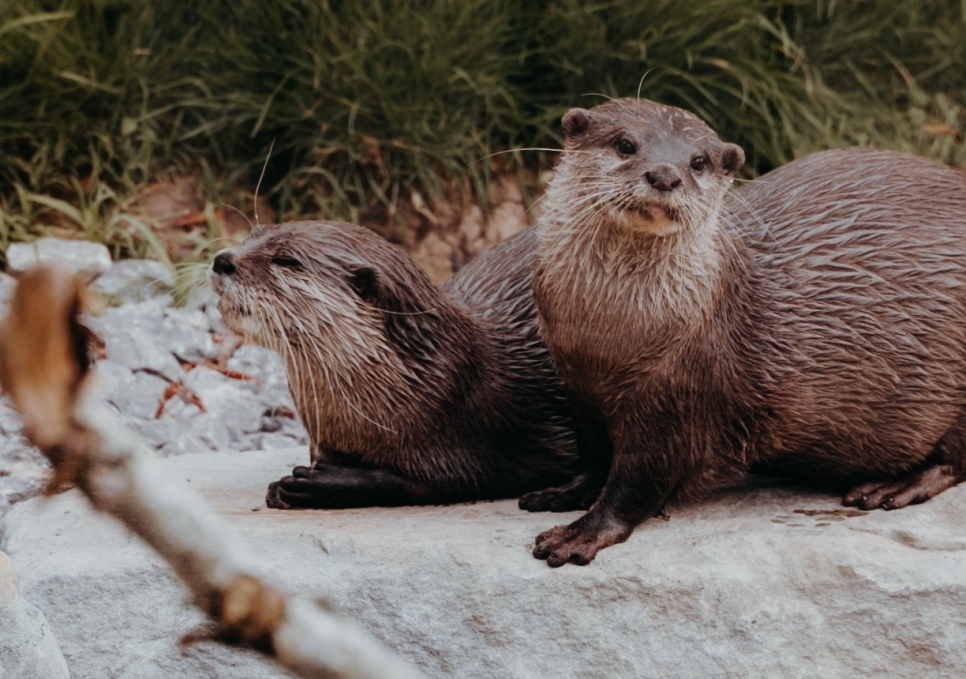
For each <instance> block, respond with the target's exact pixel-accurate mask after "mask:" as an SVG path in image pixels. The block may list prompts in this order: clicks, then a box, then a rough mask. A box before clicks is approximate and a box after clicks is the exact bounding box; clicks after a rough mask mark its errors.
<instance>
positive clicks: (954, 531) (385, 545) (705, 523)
mask: <svg viewBox="0 0 966 679" xmlns="http://www.w3.org/2000/svg"><path fill="white" fill-rule="evenodd" d="M307 459H308V455H307V453H306V452H305V450H304V449H298V450H282V451H267V452H253V453H244V454H231V455H230V456H229V455H227V454H204V455H186V456H182V457H177V458H170V459H168V460H165V462H164V465H165V468H166V469H167V470H168V471H170V473H171V474H173V475H175V476H176V477H179V478H181V479H183V480H185V481H186V482H188V480H190V486H191V487H193V488H195V489H196V490H198V491H200V492H201V493H202V494H204V495H205V496H207V498H208V500H209V502H211V503H212V504H213V506H214V508H215V509H216V511H217V512H218V513H219V514H220V515H222V516H223V518H224V519H225V520H226V521H227V522H228V523H229V524H230V525H231V526H232V528H233V529H234V530H235V531H236V533H237V534H238V535H239V536H240V537H241V540H242V541H243V542H244V543H247V545H248V546H249V548H250V549H251V550H253V551H254V552H255V553H256V554H258V555H260V558H261V559H262V563H263V564H264V566H265V569H266V571H267V572H268V573H269V574H270V575H271V576H272V577H273V578H275V579H277V580H278V581H279V582H280V583H282V584H283V585H284V586H285V587H286V588H287V589H288V590H291V591H298V592H301V593H302V594H304V595H307V596H310V597H315V596H324V597H326V598H327V599H328V600H329V601H331V602H332V603H333V604H334V605H335V606H336V608H337V609H338V610H340V611H341V612H343V613H345V614H346V615H348V616H349V617H350V618H353V619H355V620H357V621H358V622H359V623H360V624H361V625H363V626H364V627H366V628H368V629H369V630H370V631H371V632H372V633H373V634H374V635H375V636H376V637H378V638H380V639H382V640H383V641H385V642H386V643H387V644H388V645H389V646H391V647H392V648H394V649H395V650H396V652H397V653H399V654H400V655H402V656H403V657H405V658H407V659H408V660H409V661H411V662H412V663H414V664H415V665H417V666H419V667H420V668H421V669H422V670H423V671H424V672H426V674H427V675H428V676H429V677H440V678H442V677H447V678H454V677H459V678H460V679H484V678H486V679H492V678H494V677H500V678H504V677H507V678H516V677H519V678H524V677H528V678H529V677H545V676H560V677H572V676H575V675H578V674H579V675H580V676H585V677H601V678H603V677H607V678H608V679H623V678H628V679H631V678H633V679H637V678H640V677H775V678H783V677H817V676H823V677H850V678H853V677H885V676H888V677H915V676H929V677H950V678H951V677H960V676H964V674H966V643H964V642H966V625H963V624H962V623H961V622H960V619H961V618H962V611H963V610H966V534H964V532H963V530H962V515H963V511H964V508H966V487H960V488H954V489H952V490H949V491H947V492H945V493H943V494H942V495H940V496H939V497H937V498H935V499H933V500H930V501H929V502H927V503H925V504H923V505H918V506H914V507H909V508H906V509H902V510H900V511H897V512H881V511H880V512H870V513H863V512H858V511H854V510H851V509H845V508H843V507H842V506H841V505H840V504H839V498H838V497H837V496H831V495H827V494H820V493H814V492H807V491H802V490H795V489H789V488H786V487H783V486H781V485H778V484H777V483H775V482H770V481H766V480H757V481H753V482H749V484H748V485H747V486H746V487H743V488H738V489H731V490H729V491H726V492H722V493H720V494H718V495H716V496H715V497H714V498H712V499H711V500H709V501H706V502H702V503H699V504H695V505H693V506H689V507H684V508H671V510H670V512H671V519H670V520H669V521H659V520H653V521H650V522H648V523H647V524H645V525H644V526H642V527H640V528H639V529H638V530H637V531H636V532H635V533H634V534H633V535H632V536H631V538H630V539H629V540H628V541H627V542H626V543H624V544H621V545H617V546H614V547H612V548H610V549H607V550H605V551H603V552H602V553H601V554H600V555H599V556H598V557H597V560H596V561H595V562H594V563H592V564H591V565H589V566H587V567H584V568H578V567H575V566H566V567H564V568H561V569H557V570H553V569H550V568H548V567H547V566H546V565H545V564H543V563H542V562H539V561H536V560H535V559H533V557H532V556H531V555H530V550H531V548H532V541H533V537H534V536H535V535H536V534H537V533H538V532H539V531H541V530H544V529H546V528H548V527H550V526H552V525H554V524H556V523H560V522H566V521H571V520H573V519H574V518H575V517H576V516H578V514H576V513H569V514H564V515H551V514H528V513H526V512H521V511H519V510H518V509H517V508H516V505H515V502H513V501H511V500H507V501H500V502H481V503H477V504H463V505H455V506H450V507H403V508H392V509H358V510H341V511H288V512H282V511H278V510H271V509H268V508H266V507H265V506H264V492H265V487H266V485H267V483H268V482H269V481H272V480H274V479H277V478H279V477H280V476H282V475H283V474H285V473H287V472H288V470H289V469H290V468H291V466H292V465H293V464H303V463H305V462H306V460H307ZM256 507H257V508H260V509H259V511H252V509H253V508H256ZM2 534H3V538H2V544H0V548H2V549H5V550H6V551H7V552H8V553H9V554H10V556H11V558H13V560H14V562H15V563H16V564H17V567H18V570H19V572H20V573H21V591H22V592H23V594H24V596H25V597H26V598H27V599H28V600H30V601H32V602H33V603H35V604H37V605H39V606H40V607H41V608H42V609H43V610H44V611H45V613H46V615H47V618H48V620H49V621H50V624H51V627H52V628H53V629H55V630H56V631H57V636H58V639H59V641H60V643H61V648H62V649H63V651H64V654H65V656H66V658H67V662H68V665H69V666H70V668H71V671H72V674H73V677H74V678H75V679H82V678H84V677H104V676H109V677H147V678H149V679H150V678H151V677H171V676H186V677H202V676H203V677H236V676H245V677H255V678H265V677H272V678H280V677H283V676H288V675H285V674H283V673H282V672H281V671H279V670H277V669H275V668H274V667H273V666H271V665H269V664H268V663H267V662H265V661H263V660H261V659H259V658H257V657H256V656H254V655H253V654H252V653H249V652H244V651H243V652H238V651H232V650H229V649H227V648H222V647H220V646H218V645H215V644H212V643H201V644H194V645H191V646H188V647H184V648H182V647H179V646H178V639H179V638H180V637H181V636H182V635H184V634H186V633H187V632H189V631H191V630H192V629H193V628H194V627H195V625H197V624H198V623H199V621H200V620H201V616H200V615H199V614H198V613H197V612H195V611H193V610H192V609H191V608H190V607H189V606H188V604H187V603H186V601H185V590H184V589H183V588H182V587H181V585H179V584H178V583H177V582H176V581H175V579H174V577H173V576H172V575H171V571H170V569H169V568H168V567H167V566H166V565H164V564H163V563H161V561H160V559H159V557H157V556H156V555H155V554H154V553H153V552H151V551H150V550H149V549H148V548H147V547H145V546H144V545H143V544H141V543H140V542H139V541H137V540H135V539H132V538H131V537H129V536H128V535H127V534H126V533H125V532H124V531H123V530H122V529H121V528H120V526H119V525H118V524H117V523H116V522H114V521H113V520H111V519H108V518H104V517H97V516H94V515H93V512H92V510H91V509H90V508H89V507H88V505H87V503H86V502H85V501H83V500H82V498H81V497H80V495H79V494H78V493H77V492H76V491H70V492H68V493H65V494H63V495H60V496H57V497H54V498H48V499H46V500H45V501H44V502H40V501H38V500H29V501H27V502H23V503H20V504H18V505H17V506H16V507H14V509H13V510H12V511H11V512H10V513H9V514H8V516H7V518H6V520H5V522H4V524H3V526H2ZM67 555H69V558H65V557H66V556H67Z"/></svg>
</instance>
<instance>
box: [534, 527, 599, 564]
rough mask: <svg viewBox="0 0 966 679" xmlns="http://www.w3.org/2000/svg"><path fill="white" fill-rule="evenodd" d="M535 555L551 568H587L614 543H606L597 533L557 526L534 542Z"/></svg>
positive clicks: (543, 533)
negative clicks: (566, 564)
mask: <svg viewBox="0 0 966 679" xmlns="http://www.w3.org/2000/svg"><path fill="white" fill-rule="evenodd" d="M534 542H535V546H534V548H533V555H534V556H535V557H536V558H538V559H543V560H545V561H546V562H547V565H548V566H550V567H551V568H559V567H560V566H563V565H564V564H565V563H572V564H575V565H577V566H586V565H587V564H589V563H590V562H591V561H593V560H594V557H595V556H597V552H599V551H600V550H602V549H603V548H604V547H607V546H608V545H609V544H613V543H612V542H605V541H604V540H603V539H601V537H600V536H599V535H597V534H596V533H588V532H584V531H582V530H580V529H579V528H573V527H571V526H556V527H555V528H551V529H550V530H547V531H544V532H542V533H540V535H538V536H537V539H536V540H535V541H534Z"/></svg>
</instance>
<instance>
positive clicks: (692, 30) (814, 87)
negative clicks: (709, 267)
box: [0, 0, 966, 255]
mask: <svg viewBox="0 0 966 679" xmlns="http://www.w3.org/2000/svg"><path fill="white" fill-rule="evenodd" d="M187 4H188V3H183V2H180V1H175V0H155V1H154V2H143V1H141V0H4V2H3V3H2V4H0V248H2V247H3V246H4V245H5V244H6V243H7V242H9V241H11V240H23V239H29V238H31V237H35V236H36V235H38V234H40V233H44V232H46V231H48V230H50V229H51V228H52V227H56V228H60V229H68V230H77V231H81V232H83V233H84V235H85V236H86V237H89V238H93V239H96V240H101V241H103V242H106V243H108V244H109V245H111V247H113V248H114V250H115V251H116V252H117V253H118V254H134V255H142V254H144V253H146V252H148V251H149V250H151V249H157V246H152V243H151V242H150V239H149V238H146V236H145V232H146V226H145V225H143V224H142V225H140V226H138V225H136V224H135V225H134V226H133V227H132V226H131V224H132V222H131V220H130V219H128V218H127V215H126V213H125V201H124V198H125V196H126V195H128V194H130V193H131V192H132V191H134V190H135V189H136V188H137V187H138V186H141V185H143V184H144V183H146V182H148V181H152V180H156V179H159V178H163V177H165V176H168V175H175V174H190V175H191V176H195V177H197V178H198V181H199V182H201V183H202V184H203V187H202V188H203V190H204V193H205V195H206V196H207V197H208V198H210V200H212V201H213V202H214V203H215V204H217V203H221V202H225V203H230V204H233V205H236V206H238V207H241V208H243V209H246V210H250V206H251V191H252V189H253V188H254V184H255V180H256V179H257V176H258V173H259V171H260V169H261V164H262V162H263V160H264V159H265V156H266V153H267V150H268V148H269V145H270V144H271V143H272V142H273V141H274V143H275V150H274V152H273V155H272V158H271V160H270V162H269V164H268V168H267V174H266V180H265V183H264V185H263V189H262V192H263V194H264V195H267V196H268V197H269V199H270V200H271V202H272V203H273V205H274V207H275V208H276V209H277V210H278V211H279V212H280V214H281V215H283V216H284V217H286V218H291V217H295V216H299V215H313V216H315V215H323V216H326V217H333V218H345V219H351V220H356V221H358V220H360V219H362V220H363V221H364V220H365V216H366V214H368V213H370V212H372V211H373V210H378V209H379V208H380V207H382V208H387V207H390V208H391V206H393V205H394V204H395V201H396V200H397V199H398V198H399V197H400V196H401V195H405V194H406V192H408V191H411V190H413V189H417V188H418V189H419V190H420V191H424V192H427V193H429V194H430V195H435V194H438V193H439V192H440V191H441V190H442V189H443V187H445V186H447V185H449V184H451V183H454V182H455V183H456V184H457V185H459V186H468V187H475V189H476V190H477V191H478V192H480V195H482V190H483V188H484V187H485V185H486V183H487V181H488V177H489V173H491V172H492V171H494V170H495V169H498V168H502V167H506V166H507V165H512V164H514V163H518V164H519V163H523V164H525V165H527V166H531V167H535V168H539V167H543V166H546V165H548V164H550V163H551V162H552V158H551V157H550V156H551V155H552V154H546V153H539V152H527V153H511V154H507V155H501V156H497V157H496V158H494V159H489V160H486V161H482V162H481V160H480V159H482V158H485V157H487V156H489V155H490V154H493V153H495V152H500V151H504V150H508V149H514V148H523V147H540V146H548V145H549V146H557V145H559V134H558V121H559V116H560V115H561V113H563V112H564V111H566V110H567V109H568V108H570V107H571V106H578V105H579V106H585V107H589V106H592V105H594V104H595V103H598V102H599V101H601V100H602V99H601V96H634V95H635V94H636V93H637V91H638V88H639V87H640V92H641V95H642V96H645V97H648V98H652V99H656V100H659V101H663V102H666V103H671V104H676V105H681V106H685V107H687V108H690V109H692V110H694V111H696V112H697V113H699V114H700V115H701V116H702V117H704V118H705V119H706V120H707V121H708V122H709V123H710V124H711V125H712V126H713V127H714V128H715V129H717V130H718V131H719V132H720V134H721V136H722V137H724V138H727V139H729V140H732V141H735V142H737V143H740V144H741V145H742V146H743V147H744V148H745V150H746V152H747V155H748V158H749V160H750V163H751V168H752V171H755V172H760V171H765V170H767V169H770V168H772V167H775V166H777V165H780V164H782V163H784V162H787V161H788V160H790V159H791V158H794V157H796V156H798V155H802V154H804V153H807V152H810V151H814V150H817V149H821V148H827V147H830V146H841V145H846V144H876V145H881V146H888V147H893V148H900V149H905V150H911V151H915V152H918V153H923V154H925V155H930V156H932V157H935V158H937V159H940V160H942V161H944V162H948V163H951V164H958V165H963V164H966V150H964V141H963V131H964V129H966V113H964V105H966V1H963V0H960V1H959V2H957V1H955V0H947V1H946V2H925V1H924V0H850V1H849V2H842V1H835V0H818V1H816V0H782V1H780V0H654V1H652V2H643V1H642V0H600V1H599V2H577V1H576V0H555V1H553V2H550V1H547V0H542V1H539V2H519V0H515V1H510V0H413V1H410V2H403V1H402V0H358V1H357V2H340V1H338V0H332V1H326V0H315V1H310V0H233V1H231V2H229V1H228V0H210V1H207V2H203V3H197V4H198V5H199V6H198V7H197V8H188V7H187ZM645 74H646V77H644V76H645ZM642 78H643V81H642ZM471 190H472V188H471Z"/></svg>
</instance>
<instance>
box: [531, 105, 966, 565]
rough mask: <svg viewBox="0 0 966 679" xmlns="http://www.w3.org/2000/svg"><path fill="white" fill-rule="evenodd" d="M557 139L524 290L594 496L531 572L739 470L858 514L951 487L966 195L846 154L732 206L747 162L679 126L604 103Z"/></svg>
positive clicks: (948, 175)
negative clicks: (592, 465)
mask: <svg viewBox="0 0 966 679" xmlns="http://www.w3.org/2000/svg"><path fill="white" fill-rule="evenodd" d="M563 127H564V132H565V136H566V150H565V153H564V156H563V160H562V162H561V165H560V167H559V169H558V173H557V176H556V178H555V179H554V180H553V183H552V185H551V187H550V189H549V192H548V197H547V204H548V205H549V208H548V214H547V216H546V217H545V219H544V220H543V223H542V225H541V227H540V228H541V231H540V241H539V244H538V251H537V261H536V265H535V267H536V268H535V272H534V280H533V284H534V292H535V299H536V302H537V306H538V309H539V313H540V320H541V327H542V332H543V334H544V336H545V338H546V340H547V342H548V344H549V345H550V349H551V354H552V356H553V359H554V363H555V365H556V366H557V368H558V370H559V372H560V374H561V376H562V378H563V380H564V382H565V383H566V384H567V386H568V387H569V389H570V390H571V391H572V393H573V396H574V400H575V404H576V407H577V419H578V423H579V429H580V432H581V437H580V441H581V444H582V452H583V454H584V455H585V457H587V458H588V459H594V460H596V461H597V467H598V470H599V471H598V474H597V478H598V479H606V482H605V483H603V488H602V490H601V491H600V494H599V497H597V499H596V502H595V503H594V505H593V507H592V508H591V510H590V511H589V512H588V513H587V514H585V515H584V516H582V517H581V518H579V519H578V520H577V521H575V522H573V523H571V524H570V525H569V526H558V527H556V528H553V529H551V530H549V531H546V532H544V533H542V534H541V535H539V536H538V537H537V539H536V547H535V549H534V555H535V556H536V557H537V558H540V559H546V560H547V562H548V564H550V565H551V566H560V565H562V564H565V563H576V564H586V563H588V562H589V561H591V560H592V559H593V558H594V556H595V555H596V554H597V552H598V551H599V550H600V549H602V548H604V547H607V546H609V545H612V544H614V543H617V542H621V541H623V540H625V539H626V538H627V537H628V536H629V535H630V533H631V531H632V530H633V529H634V527H635V526H636V525H637V524H638V523H640V522H642V521H644V520H645V519H647V518H648V517H650V516H652V515H654V513H655V512H658V511H660V510H661V508H662V507H663V506H664V504H665V503H666V502H668V501H673V500H675V499H678V498H682V497H693V496H695V495H698V494H700V492H701V491H702V490H703V489H704V488H706V487H707V486H708V485H709V484H710V483H712V482H714V481H715V479H717V478H720V477H722V476H727V475H730V474H733V473H735V472H739V471H742V470H745V469H747V468H748V467H749V466H750V465H752V464H754V465H756V466H764V467H766V468H767V469H769V470H772V471H775V472H776V473H781V474H788V475H794V476H795V477H796V478H806V479H815V480H822V481H826V482H828V481H834V482H839V483H841V484H856V483H861V484H863V485H861V486H859V487H858V488H856V489H855V490H854V491H853V492H851V493H849V494H847V495H846V497H845V502H846V503H847V504H857V505H860V506H862V507H863V508H866V509H871V508H875V507H884V508H895V507H901V506H904V505H906V504H908V503H910V502H919V501H923V500H925V499H927V498H929V497H932V496H933V495H935V494H937V493H939V492H941V491H942V490H944V489H946V488H948V487H950V486H952V485H954V484H956V483H958V482H959V481H961V480H962V479H963V478H964V472H966V411H964V406H966V176H964V175H963V174H962V173H960V172H957V171H955V170H952V169H950V168H947V167H944V166H941V165H939V164H936V163H933V162H930V161H927V160H924V159H921V158H917V157H914V156H909V155H904V154H899V153H893V152H888V151H878V150H863V149H850V150H841V151H830V152H825V153H820V154H816V155H814V156H810V157H807V158H805V159H802V160H798V161H795V162H793V163H790V164H788V165H787V166H785V167H782V168H780V169H778V170H776V171H774V172H771V173H769V174H767V175H765V176H764V177H762V178H761V179H759V180H757V181H755V182H753V183H751V184H749V185H748V186H746V187H744V188H743V189H741V190H740V191H738V192H735V193H727V192H726V189H727V188H728V186H729V184H730V183H731V181H732V178H733V177H734V174H735V172H736V171H737V170H738V169H739V168H740V167H741V165H742V163H743V162H744V154H743V152H742V151H741V149H740V148H739V147H737V146H735V145H733V144H726V143H723V142H721V141H720V140H719V139H718V138H717V136H716V135H715V134H714V133H713V132H712V130H711V129H710V128H709V127H708V126H707V125H705V124H704V123H703V122H702V121H700V120H699V119H698V118H697V117H696V116H694V115H692V114H690V113H688V112H686V111H682V110H680V109H677V108H673V107H670V106H662V105H659V104H656V103H653V102H649V101H636V100H618V101H613V102H609V103H607V104H604V105H602V106H599V107H597V108H595V109H592V110H590V111H585V110H580V109H575V110H572V111H570V112H569V113H568V114H567V115H566V116H564V119H563ZM736 194H737V195H736ZM597 483H598V484H600V481H598V482H597ZM596 490H597V487H596V486H594V485H593V484H589V485H588V484H584V485H582V486H581V485H580V484H576V485H574V484H571V486H570V487H569V488H564V489H559V490H558V491H557V493H558V497H557V501H558V502H566V501H567V500H568V498H571V497H572V496H573V495H574V494H575V493H581V494H583V495H586V494H587V493H593V492H596ZM579 502H580V499H579V498H577V497H573V504H574V505H575V506H576V505H577V504H579Z"/></svg>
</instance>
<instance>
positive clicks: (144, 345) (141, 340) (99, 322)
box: [89, 296, 184, 382]
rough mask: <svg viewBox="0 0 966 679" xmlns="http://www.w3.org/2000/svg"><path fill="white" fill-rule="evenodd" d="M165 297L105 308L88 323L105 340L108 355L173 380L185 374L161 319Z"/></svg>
mask: <svg viewBox="0 0 966 679" xmlns="http://www.w3.org/2000/svg"><path fill="white" fill-rule="evenodd" d="M168 303H170V299H169V298H167V297H164V296H162V297H157V298H155V299H151V300H147V301H145V302H139V303H137V304H126V305H124V306H120V307H112V308H109V309H107V310H106V311H105V312H104V313H103V314H101V316H100V317H98V318H96V319H93V320H92V321H91V322H90V323H89V325H90V326H91V329H92V330H94V332H96V333H97V334H98V335H99V336H100V337H101V339H102V340H103V341H104V345H105V348H106V352H107V359H108V360H109V361H111V362H114V363H119V364H121V365H123V366H125V367H126V368H128V369H130V370H133V371H147V372H152V373H156V374H158V375H163V376H164V377H165V378H167V379H168V380H171V381H172V382H173V381H175V380H179V379H181V378H182V377H183V376H184V370H183V369H182V368H181V364H180V363H178V360H177V359H176V358H175V356H174V354H173V353H171V350H170V348H169V347H170V345H171V343H172V341H171V339H172V338H171V337H170V331H169V329H168V328H167V327H166V326H165V323H164V318H165V317H164V312H165V308H166V306H167V305H168Z"/></svg>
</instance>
